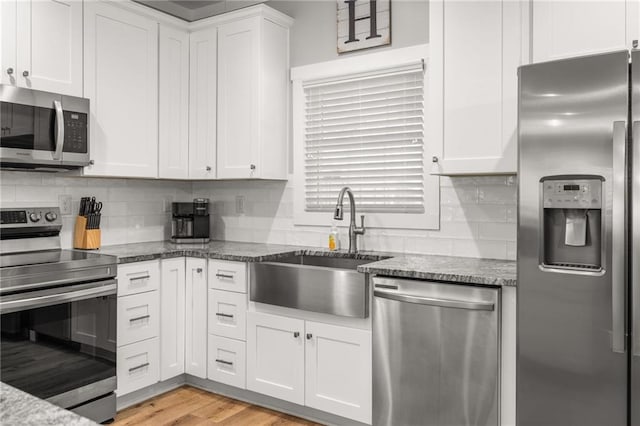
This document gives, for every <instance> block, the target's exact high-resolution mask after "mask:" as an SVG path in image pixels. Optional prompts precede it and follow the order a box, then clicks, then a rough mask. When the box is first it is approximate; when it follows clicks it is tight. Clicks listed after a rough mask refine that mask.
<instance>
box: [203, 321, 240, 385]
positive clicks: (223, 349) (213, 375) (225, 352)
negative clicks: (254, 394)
mask: <svg viewBox="0 0 640 426" xmlns="http://www.w3.org/2000/svg"><path fill="white" fill-rule="evenodd" d="M208 352H209V363H208V364H209V365H208V369H207V370H208V378H209V380H215V381H216V382H220V383H225V384H227V385H231V386H235V387H238V388H241V389H245V388H246V384H245V373H246V365H245V359H246V346H245V343H244V342H240V341H238V340H233V339H227V338H226V337H220V336H214V335H211V334H210V335H209V351H208Z"/></svg>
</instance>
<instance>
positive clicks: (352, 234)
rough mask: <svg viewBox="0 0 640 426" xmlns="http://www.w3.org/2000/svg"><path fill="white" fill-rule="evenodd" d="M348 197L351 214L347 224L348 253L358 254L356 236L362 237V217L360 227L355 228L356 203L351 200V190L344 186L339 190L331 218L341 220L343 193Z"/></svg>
mask: <svg viewBox="0 0 640 426" xmlns="http://www.w3.org/2000/svg"><path fill="white" fill-rule="evenodd" d="M345 192H346V193H347V195H349V212H350V214H351V221H350V222H349V253H357V252H358V235H363V234H364V231H365V228H364V215H361V216H360V227H357V226H356V202H355V200H354V199H353V192H351V188H349V187H348V186H345V187H344V188H342V190H340V195H338V203H337V204H336V210H335V212H334V214H333V218H334V219H335V220H342V217H343V216H342V210H343V205H342V200H343V199H344V193H345Z"/></svg>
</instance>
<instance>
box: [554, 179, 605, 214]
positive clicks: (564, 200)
mask: <svg viewBox="0 0 640 426" xmlns="http://www.w3.org/2000/svg"><path fill="white" fill-rule="evenodd" d="M542 197H543V207H544V208H545V209H601V208H602V181H601V180H600V179H576V180H543V181H542Z"/></svg>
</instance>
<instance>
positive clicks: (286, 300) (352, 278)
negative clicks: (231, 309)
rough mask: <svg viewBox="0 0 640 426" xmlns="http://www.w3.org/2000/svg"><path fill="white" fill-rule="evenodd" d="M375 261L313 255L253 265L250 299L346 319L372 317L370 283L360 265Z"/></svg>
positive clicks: (288, 257) (296, 256)
mask: <svg viewBox="0 0 640 426" xmlns="http://www.w3.org/2000/svg"><path fill="white" fill-rule="evenodd" d="M371 262H375V260H367V259H354V258H348V257H328V256H313V255H295V256H293V255H292V256H286V257H282V258H279V259H277V260H273V261H270V262H256V263H252V264H251V288H250V299H251V301H253V302H260V303H268V304H270V305H278V306H284V307H288V308H294V309H302V310H305V311H313V312H322V313H326V314H332V315H341V316H345V317H356V318H367V317H368V316H369V283H368V280H367V277H366V275H365V274H361V273H359V272H357V271H356V268H357V267H358V265H362V264H365V263H371Z"/></svg>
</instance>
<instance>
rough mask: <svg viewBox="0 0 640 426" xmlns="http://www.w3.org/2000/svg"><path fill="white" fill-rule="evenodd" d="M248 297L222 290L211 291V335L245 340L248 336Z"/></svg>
mask: <svg viewBox="0 0 640 426" xmlns="http://www.w3.org/2000/svg"><path fill="white" fill-rule="evenodd" d="M246 323H247V296H246V295H245V294H242V293H233V292H230V291H222V290H209V333H210V334H215V335H217V336H222V337H229V338H231V339H238V340H245V339H246V335H247V330H246Z"/></svg>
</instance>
